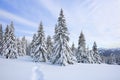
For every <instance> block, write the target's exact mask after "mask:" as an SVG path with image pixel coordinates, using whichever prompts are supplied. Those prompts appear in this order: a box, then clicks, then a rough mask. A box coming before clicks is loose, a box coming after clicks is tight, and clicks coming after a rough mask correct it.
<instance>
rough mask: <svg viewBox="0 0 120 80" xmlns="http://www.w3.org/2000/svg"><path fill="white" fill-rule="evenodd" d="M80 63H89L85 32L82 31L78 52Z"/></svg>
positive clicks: (77, 56)
mask: <svg viewBox="0 0 120 80" xmlns="http://www.w3.org/2000/svg"><path fill="white" fill-rule="evenodd" d="M76 58H77V61H78V63H89V59H88V54H87V52H86V43H85V37H84V34H83V33H82V32H81V34H80V36H79V41H78V49H77V53H76Z"/></svg>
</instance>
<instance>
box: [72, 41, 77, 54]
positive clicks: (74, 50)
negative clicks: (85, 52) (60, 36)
mask: <svg viewBox="0 0 120 80" xmlns="http://www.w3.org/2000/svg"><path fill="white" fill-rule="evenodd" d="M71 50H72V52H73V55H74V56H75V54H76V48H75V44H74V43H73V44H72V46H71Z"/></svg>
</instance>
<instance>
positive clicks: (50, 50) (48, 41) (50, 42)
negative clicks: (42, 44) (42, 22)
mask: <svg viewBox="0 0 120 80" xmlns="http://www.w3.org/2000/svg"><path fill="white" fill-rule="evenodd" d="M46 45H47V52H48V56H47V57H48V59H50V57H51V54H52V49H53V43H52V39H51V36H49V35H48V37H47V42H46Z"/></svg>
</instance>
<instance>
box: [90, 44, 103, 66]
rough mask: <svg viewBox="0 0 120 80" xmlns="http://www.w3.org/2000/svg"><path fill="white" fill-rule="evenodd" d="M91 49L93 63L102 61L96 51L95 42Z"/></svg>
mask: <svg viewBox="0 0 120 80" xmlns="http://www.w3.org/2000/svg"><path fill="white" fill-rule="evenodd" d="M92 51H93V55H94V59H95V60H94V63H98V64H100V63H101V62H102V59H101V57H100V55H99V53H98V49H97V44H96V42H94V44H93V47H92Z"/></svg>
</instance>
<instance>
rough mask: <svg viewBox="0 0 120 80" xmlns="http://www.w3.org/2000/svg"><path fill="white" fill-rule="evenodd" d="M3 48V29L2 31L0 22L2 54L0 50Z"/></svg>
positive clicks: (0, 47)
mask: <svg viewBox="0 0 120 80" xmlns="http://www.w3.org/2000/svg"><path fill="white" fill-rule="evenodd" d="M2 48H3V31H2V24H0V55H2V53H1V51H2Z"/></svg>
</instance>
